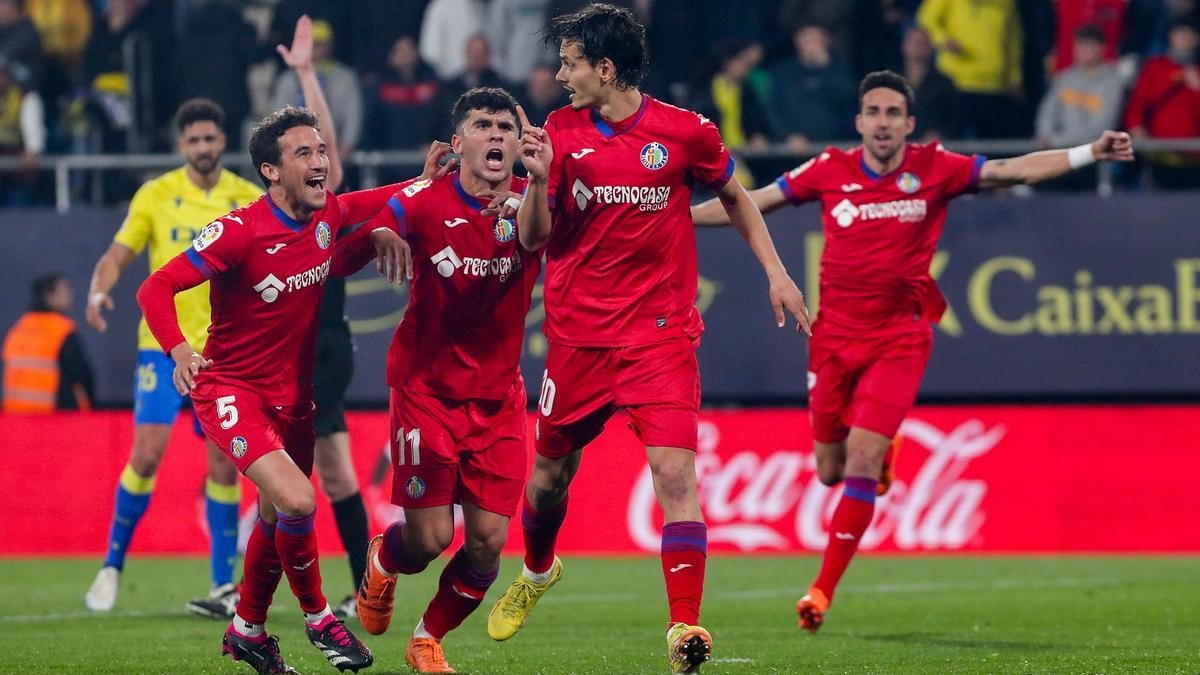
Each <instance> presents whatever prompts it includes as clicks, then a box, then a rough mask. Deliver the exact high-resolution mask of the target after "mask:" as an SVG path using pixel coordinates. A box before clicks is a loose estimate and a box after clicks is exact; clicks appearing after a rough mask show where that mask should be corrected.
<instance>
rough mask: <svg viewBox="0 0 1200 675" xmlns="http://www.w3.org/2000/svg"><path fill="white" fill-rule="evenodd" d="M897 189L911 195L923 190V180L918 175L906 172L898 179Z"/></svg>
mask: <svg viewBox="0 0 1200 675" xmlns="http://www.w3.org/2000/svg"><path fill="white" fill-rule="evenodd" d="M896 187H898V188H900V191H901V192H903V193H904V194H907V195H911V194H912V193H914V192H916V191H917V190H920V189H921V179H920V178H917V174H915V173H912V172H910V171H905V172H904V173H902V174H900V177H899V178H897V179H896Z"/></svg>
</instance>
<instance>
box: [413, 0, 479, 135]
mask: <svg viewBox="0 0 1200 675" xmlns="http://www.w3.org/2000/svg"><path fill="white" fill-rule="evenodd" d="M483 12H484V3H483V2H482V0H433V1H432V2H430V3H429V6H428V7H427V8H425V19H424V20H423V21H422V22H421V38H420V50H421V58H422V59H425V62H426V63H428V64H430V65H431V66H433V69H434V70H435V71H437V74H438V77H440V78H441V79H442V80H443V81H446V80H453V79H454V78H456V77H458V76H459V75H462V74H463V71H464V70H466V69H467V60H466V54H467V43H468V42H470V41H471V38H473V37H474V36H475V35H476V34H478V33H479V32H480V31H482V30H483ZM446 112H447V114H449V112H450V111H449V110H447V111H446Z"/></svg>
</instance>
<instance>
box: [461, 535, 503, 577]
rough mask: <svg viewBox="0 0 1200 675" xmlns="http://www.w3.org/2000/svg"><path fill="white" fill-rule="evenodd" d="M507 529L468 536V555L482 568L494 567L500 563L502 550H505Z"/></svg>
mask: <svg viewBox="0 0 1200 675" xmlns="http://www.w3.org/2000/svg"><path fill="white" fill-rule="evenodd" d="M507 536H508V532H507V530H503V529H500V530H497V531H495V532H485V533H475V534H472V535H469V536H468V537H467V538H466V542H465V545H466V547H467V556H468V557H470V559H471V561H472V562H473V563H474V564H475V566H476V567H478V568H480V569H494V568H495V567H496V566H497V565H499V564H500V552H501V551H502V550H504V542H505V541H506V539H507Z"/></svg>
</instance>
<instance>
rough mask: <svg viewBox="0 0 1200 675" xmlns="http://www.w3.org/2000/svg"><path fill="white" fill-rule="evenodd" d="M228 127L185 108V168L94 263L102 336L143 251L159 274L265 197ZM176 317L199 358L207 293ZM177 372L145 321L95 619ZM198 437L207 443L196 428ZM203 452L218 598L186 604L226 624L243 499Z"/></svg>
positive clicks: (91, 316)
mask: <svg viewBox="0 0 1200 675" xmlns="http://www.w3.org/2000/svg"><path fill="white" fill-rule="evenodd" d="M224 121H225V113H224V111H222V110H221V107H220V106H219V105H217V104H216V103H214V102H213V101H210V100H208V99H202V98H197V99H192V100H190V101H187V102H185V103H184V104H183V105H181V106H180V107H179V110H178V111H177V112H176V114H175V127H176V129H177V130H178V132H179V150H180V152H182V153H183V155H184V157H185V158H186V160H187V163H186V164H185V165H184V166H182V167H180V168H178V169H175V170H174V171H169V172H167V173H165V174H163V175H161V176H159V177H158V178H155V179H153V180H150V181H148V182H147V183H146V184H144V185H142V187H141V188H139V189H138V191H137V193H136V194H134V196H133V201H132V203H130V205H129V214H128V215H127V216H126V218H125V222H124V224H122V225H121V229H120V230H119V231H118V232H117V234H116V236H115V237H114V238H113V243H112V245H111V246H109V248H108V251H106V252H105V253H104V255H103V256H101V257H100V260H98V261H97V262H96V268H95V271H94V272H93V274H92V284H91V289H90V290H89V292H88V301H87V320H88V323H89V324H91V325H92V326H93V327H94V328H95V329H96V330H98V331H100V332H104V331H105V330H106V329H107V328H108V324H107V322H106V321H105V319H104V316H103V310H105V309H109V310H111V309H112V308H113V300H112V297H110V296H109V291H110V290H111V289H112V287H113V286H114V285H116V283H117V279H118V278H120V276H121V272H122V271H124V270H125V268H126V267H128V266H129V264H130V263H131V262H133V260H134V258H136V257H137V256H138V255H140V254H141V252H142V250H143V249H148V251H149V258H150V272H153V271H154V270H156V269H158V268H159V267H160V266H162V265H163V264H164V263H166V262H167V261H169V260H171V259H172V258H174V257H175V256H177V255H178V254H179V253H180V252H181V251H183V250H184V249H185V248H187V247H189V246H191V245H192V240H193V239H195V238H196V235H197V234H198V233H199V232H200V230H201V229H202V228H203V227H204V226H205V225H207V224H208V223H210V222H212V221H213V220H216V219H217V218H218V217H219V216H222V215H224V214H226V213H228V212H229V211H231V210H233V209H236V208H238V207H240V206H244V205H246V204H248V203H250V202H252V201H254V200H255V199H258V197H259V196H261V195H262V189H261V188H259V187H258V186H257V185H255V184H254V183H251V182H249V181H247V180H244V179H242V178H240V177H238V176H237V175H236V174H233V173H232V172H229V171H226V170H225V169H223V168H221V153H222V152H224V150H225V134H223V133H222V132H221V125H222V124H223V122H224ZM175 308H176V310H177V311H178V313H179V324H180V327H181V328H182V329H183V332H184V335H185V337H187V339H188V343H189V344H191V345H193V346H195V347H196V348H197V349H203V346H204V343H205V340H206V338H207V337H208V324H209V313H210V311H211V310H210V308H209V304H208V284H207V283H206V284H202V285H200V286H197V287H196V288H193V289H191V290H189V291H185V292H183V293H180V294H179V295H176V296H175ZM174 367H175V364H174V362H173V361H172V360H171V358H170V357H169V356H167V355H165V354H163V353H162V350H161V349H159V346H158V343H157V342H156V341H155V340H154V336H153V335H151V334H150V330H149V329H148V328H147V326H146V321H145V319H142V321H141V323H140V324H139V326H138V367H137V373H136V375H135V376H134V392H135V394H134V399H135V402H134V412H133V421H134V433H133V448H132V449H131V450H130V453H129V461H128V463H127V464H126V465H125V470H124V471H122V472H121V478H120V481H119V482H118V484H117V494H116V504H115V507H114V509H113V511H114V512H113V521H112V528H111V531H110V533H109V536H108V550H107V554H106V557H105V559H104V565H103V566H102V567H101V568H100V572H99V573H98V574H97V575H96V580H95V581H94V582H93V583H92V586H91V588H90V589H88V592H87V595H86V596H84V601H85V603H86V604H87V607H88V609H91V610H93V611H98V612H106V611H108V610H110V609H112V607H113V603H114V602H116V598H117V589H118V587H119V585H120V579H121V569H122V568H123V567H124V564H125V554H126V552H127V551H128V548H129V542H130V540H131V539H132V538H133V532H134V529H135V528H136V527H137V524H138V521H139V520H140V519H141V517H142V514H144V513H145V511H146V507H147V506H148V505H149V502H150V494H151V492H152V491H153V489H154V476H155V473H156V472H157V471H158V465H159V462H160V461H162V457H163V453H164V452H165V451H166V449H167V443H168V441H169V440H170V438H171V428H172V426H173V425H174V423H175V416H176V414H177V413H178V412H179V409H180V408H181V407H182V406H183V405H184V404H185V401H184V399H183V397H182V396H180V394H179V393H178V392H177V391H176V390H175V387H174V385H173V384H172V383H171V373H172V371H173V370H174ZM193 421H194V418H193ZM195 430H196V434H197V435H198V436H201V437H202V434H201V433H200V428H199V426H198V425H197V426H196V427H195ZM207 446H208V479H207V480H206V481H205V490H204V491H205V497H206V499H205V511H206V515H207V520H208V528H209V536H210V538H211V553H212V590H211V591H210V593H209V595H208V596H207V597H205V598H199V599H197V600H192V601H191V602H189V603H188V605H187V607H188V609H189V610H191V611H193V612H196V613H197V614H203V615H206V616H212V617H214V618H223V617H228V616H232V615H233V609H234V607H235V606H236V605H237V587H236V586H235V585H234V583H233V566H234V563H235V562H236V559H237V517H238V503H239V501H240V496H241V495H240V492H239V487H238V482H237V469H236V468H235V467H234V466H233V464H232V463H231V462H230V461H229V460H228V459H226V458H225V456H224V455H223V454H222V453H221V451H220V450H218V449H217V448H216V446H214V445H213V444H212V443H211V442H208V443H207Z"/></svg>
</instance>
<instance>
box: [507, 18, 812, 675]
mask: <svg viewBox="0 0 1200 675" xmlns="http://www.w3.org/2000/svg"><path fill="white" fill-rule="evenodd" d="M547 40H548V41H549V42H551V43H553V44H557V45H558V46H559V48H560V51H559V57H560V59H561V61H562V66H561V68H560V69H559V72H558V81H559V82H561V83H562V84H563V85H564V86H565V87H566V88H567V90H568V91H569V92H570V99H571V104H570V105H569V106H566V107H564V108H562V109H560V110H556V111H554V112H553V113H551V114H550V116H549V118H548V119H547V120H546V125H545V128H544V129H539V128H532V127H528V126H527V127H526V129H525V131H524V135H523V137H522V161H523V163H524V164H525V167H526V168H527V169H528V170H529V175H530V183H529V188H528V191H527V193H526V196H525V200H524V202H523V204H522V205H521V210H520V213H519V214H518V221H519V222H520V223H521V231H520V236H521V240H522V242H523V243H525V245H526V247H527V248H536V247H538V246H540V245H541V243H542V242H546V278H545V286H544V288H545V304H546V323H545V331H546V335H547V337H548V339H549V352H548V355H547V360H546V371H545V373H544V374H543V380H542V388H541V396H540V400H539V403H538V420H537V425H538V426H537V431H538V433H537V434H536V436H537V438H536V446H537V457H536V461H535V464H534V469H533V474H532V476H531V477H530V479H529V483H528V486H527V488H526V492H525V502H524V504H523V505H522V513H521V522H522V526H523V530H524V539H525V569H524V570H523V571H522V572H521V574H520V575H519V576H518V577H517V580H516V581H515V582H513V584H512V586H511V587H510V588H509V589H508V591H507V592H506V593H505V595H504V597H502V598H501V599H500V601H499V602H498V603H497V605H496V607H495V608H494V609H493V610H492V612H491V614H490V616H489V618H488V633H489V635H491V637H492V638H493V639H497V640H505V639H508V638H510V637H512V636H513V635H514V634H515V633H516V632H517V630H518V629H519V628H520V627H521V625H522V624H523V623H524V621H525V619H526V618H527V616H528V614H529V612H530V611H531V610H532V608H533V606H534V604H535V603H536V602H537V599H538V598H540V597H541V595H542V594H543V593H545V591H546V590H547V589H548V588H549V587H550V586H551V585H553V584H554V583H556V582H557V581H558V579H559V578H560V577H561V575H562V562H561V561H560V560H559V559H558V558H557V557H555V555H554V545H555V539H556V537H557V533H558V529H559V527H560V525H561V524H562V521H563V516H564V514H565V512H566V508H567V488H568V486H569V485H570V483H571V479H572V478H573V477H574V475H575V472H576V470H577V469H578V467H579V462H580V458H581V456H582V451H583V448H584V446H586V445H588V444H589V443H590V442H591V441H592V440H593V439H594V438H596V436H597V435H598V434H599V433H600V431H601V429H602V428H603V426H604V424H605V422H606V421H607V420H608V418H609V417H610V416H612V414H613V412H614V411H615V410H616V408H618V407H623V408H626V409H628V411H629V414H630V416H631V418H632V424H631V426H632V428H633V430H634V432H635V433H636V434H637V435H638V437H639V438H640V439H641V440H642V441H643V442H644V443H645V444H646V458H647V461H648V462H649V465H650V469H651V472H652V473H653V477H654V487H655V491H656V493H657V495H658V499H659V503H660V505H661V506H662V509H663V513H664V521H665V525H664V526H663V534H662V570H663V575H664V577H665V579H666V590H667V599H668V603H669V606H670V624H669V628H668V631H667V644H668V654H669V660H670V663H671V667H672V669H673V670H675V671H685V672H694V671H696V670H698V669H699V668H700V666H701V664H703V663H704V661H706V660H707V659H708V657H709V654H710V651H711V647H712V638H711V636H710V635H709V633H708V631H706V630H705V629H704V628H701V627H700V626H698V625H696V624H697V623H698V621H699V613H700V599H701V594H702V591H703V585H704V565H705V558H706V550H707V529H706V527H705V525H704V522H703V521H702V516H701V513H700V505H699V501H698V499H697V497H696V472H695V448H696V422H697V414H698V411H699V406H700V378H699V370H698V367H697V363H696V347H697V345H698V344H699V340H700V334H701V332H702V331H703V328H704V326H703V323H702V322H701V320H700V315H699V313H698V312H697V311H696V308H695V306H694V303H695V297H696V285H697V261H696V241H695V234H694V229H693V224H692V221H691V218H690V217H689V215H688V206H689V203H690V201H691V195H692V185H693V184H695V183H700V184H702V185H706V186H708V187H709V188H710V189H712V190H713V191H715V192H716V193H717V195H718V196H719V198H720V201H721V202H722V204H723V205H724V207H725V208H726V209H727V210H728V212H729V214H730V218H731V219H732V221H733V222H734V223H735V224H736V225H737V227H738V229H739V230H740V231H741V233H742V234H743V236H744V237H745V238H746V240H747V242H748V243H749V244H750V247H751V248H752V249H753V251H754V253H755V255H756V256H757V257H758V259H759V262H760V263H761V264H762V266H763V269H764V270H765V271H766V274H767V278H768V280H769V282H770V298H771V302H772V304H773V306H774V309H775V316H776V321H777V323H778V324H779V325H780V326H782V325H783V323H784V312H785V311H787V312H790V313H792V314H793V315H794V316H795V317H796V318H797V320H798V322H799V326H801V327H802V328H803V329H804V330H807V320H808V319H807V310H806V309H805V308H804V302H803V298H802V296H801V294H800V291H799V289H798V288H797V287H796V284H795V283H793V282H792V280H791V278H790V277H789V276H788V274H787V271H786V270H785V269H784V266H783V263H782V262H780V260H779V256H778V254H777V253H776V252H775V247H774V245H773V244H772V242H771V238H770V235H769V234H768V232H767V230H766V226H765V224H764V223H763V220H762V214H760V213H759V212H758V209H756V208H755V207H754V204H753V202H752V201H751V200H750V198H749V196H748V195H747V194H746V192H745V190H743V189H742V187H741V186H740V185H739V184H738V183H737V181H731V180H730V177H731V176H732V175H733V160H732V158H731V157H730V155H729V152H728V151H727V150H726V148H725V146H724V144H723V143H722V142H721V136H720V133H719V132H718V131H717V128H716V126H714V125H713V123H712V122H710V121H709V120H708V119H706V118H704V117H702V116H700V115H697V114H696V113H693V112H690V111H687V110H682V109H680V108H676V107H673V106H670V105H667V104H665V103H662V102H659V101H657V100H655V99H653V98H651V97H649V96H646V95H644V94H643V93H642V92H641V91H639V89H638V83H639V81H640V80H641V76H642V72H643V70H644V67H645V58H646V43H645V29H644V28H643V27H642V26H641V25H640V24H639V23H638V22H637V21H636V19H634V17H633V15H632V13H630V12H629V11H627V10H624V9H618V8H616V7H613V6H611V5H601V4H592V5H589V6H587V7H585V8H584V9H582V10H580V11H579V12H578V13H575V14H570V15H565V16H560V17H557V18H556V19H554V21H553V22H552V24H551V27H550V29H549V31H548V34H547ZM523 122H524V120H523Z"/></svg>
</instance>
